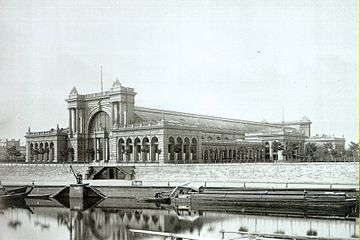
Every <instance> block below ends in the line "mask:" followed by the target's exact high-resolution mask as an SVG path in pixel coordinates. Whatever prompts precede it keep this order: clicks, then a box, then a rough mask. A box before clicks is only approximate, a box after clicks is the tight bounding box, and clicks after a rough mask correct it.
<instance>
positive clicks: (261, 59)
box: [0, 0, 359, 142]
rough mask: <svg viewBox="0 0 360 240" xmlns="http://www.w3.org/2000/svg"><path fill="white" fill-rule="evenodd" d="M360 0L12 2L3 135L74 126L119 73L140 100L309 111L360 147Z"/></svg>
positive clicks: (316, 127) (231, 112)
mask: <svg viewBox="0 0 360 240" xmlns="http://www.w3.org/2000/svg"><path fill="white" fill-rule="evenodd" d="M358 12H359V10H358V1H355V0H354V1H352V0H347V1H343V0H317V1H313V0H296V1H295V0H241V1H238V0H236V1H231V0H225V1H224V0H213V1H205V0H199V1H192V0H156V1H154V0H143V1H140V0H129V1H125V0H117V1H110V0H107V1H56V0H55V1H54V0H51V1H46V0H41V1H32V0H29V1H16V0H8V1H5V0H0V29H1V34H0V103H1V107H0V138H2V139H4V138H20V139H21V141H22V142H24V141H25V138H24V135H25V132H26V131H27V129H28V127H29V126H30V127H31V130H32V131H45V130H49V129H51V128H55V127H56V125H57V124H59V125H60V127H67V126H68V116H67V114H68V111H67V104H66V102H65V101H64V99H66V98H67V97H68V94H69V93H70V90H71V88H72V87H73V86H76V88H77V90H78V92H79V93H80V94H87V93H93V92H99V91H100V89H101V85H100V66H102V67H103V81H104V89H110V87H111V86H112V82H113V81H114V80H115V79H116V78H118V79H119V80H120V81H121V83H122V85H124V86H127V87H133V88H135V91H136V92H137V93H138V94H137V96H136V105H137V106H143V107H152V108H158V109H167V110H174V111H181V112H189V113H198V114H207V115H212V116H221V117H228V118H237V119H243V120H253V121H262V120H264V119H265V120H266V121H268V122H279V121H281V120H282V106H283V108H284V120H285V121H289V120H299V119H301V118H302V117H303V116H305V115H306V116H308V117H309V118H310V119H311V121H312V135H315V134H330V135H333V134H334V135H335V136H342V135H344V136H345V138H346V140H347V141H356V142H358V125H359V124H358V116H359V114H358V109H359V108H358V89H359V88H358V84H359V83H358V70H359V69H358V66H359V60H358V53H359V49H358V40H359V39H358V29H359V26H358V19H359V18H358Z"/></svg>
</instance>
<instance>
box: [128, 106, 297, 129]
mask: <svg viewBox="0 0 360 240" xmlns="http://www.w3.org/2000/svg"><path fill="white" fill-rule="evenodd" d="M134 111H135V122H154V121H160V120H164V121H167V122H173V123H177V124H181V123H183V124H184V125H193V126H198V127H202V128H211V129H223V130H236V131H241V132H258V131H261V132H267V131H274V130H279V129H282V128H283V126H282V125H279V124H271V123H264V122H255V121H247V120H239V119H231V118H221V117H214V116H207V115H200V114H191V113H183V112H175V111H168V110H159V109H152V108H144V107H135V109H134ZM290 129H292V128H290Z"/></svg>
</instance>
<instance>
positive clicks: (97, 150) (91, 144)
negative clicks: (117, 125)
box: [87, 111, 111, 161]
mask: <svg viewBox="0 0 360 240" xmlns="http://www.w3.org/2000/svg"><path fill="white" fill-rule="evenodd" d="M110 122H111V121H110V116H109V115H108V114H107V113H106V112H103V111H99V112H97V113H96V114H95V115H94V116H93V117H92V118H91V120H90V123H89V131H88V132H89V139H88V149H87V152H93V153H94V154H90V156H91V160H95V161H102V160H104V161H108V160H109V159H110V151H109V132H110V126H111V125H110Z"/></svg>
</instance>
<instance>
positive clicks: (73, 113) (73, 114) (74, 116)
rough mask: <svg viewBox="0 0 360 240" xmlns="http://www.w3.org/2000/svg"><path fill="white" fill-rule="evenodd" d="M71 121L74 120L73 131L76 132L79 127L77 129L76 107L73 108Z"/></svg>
mask: <svg viewBox="0 0 360 240" xmlns="http://www.w3.org/2000/svg"><path fill="white" fill-rule="evenodd" d="M71 121H72V127H73V132H74V133H76V132H77V129H76V111H75V108H72V109H71Z"/></svg>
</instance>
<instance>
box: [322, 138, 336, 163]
mask: <svg viewBox="0 0 360 240" xmlns="http://www.w3.org/2000/svg"><path fill="white" fill-rule="evenodd" d="M324 148H325V152H324V153H325V154H326V155H330V157H331V160H332V161H334V156H333V155H334V145H333V144H332V143H331V142H326V143H324Z"/></svg>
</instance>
